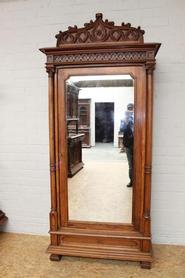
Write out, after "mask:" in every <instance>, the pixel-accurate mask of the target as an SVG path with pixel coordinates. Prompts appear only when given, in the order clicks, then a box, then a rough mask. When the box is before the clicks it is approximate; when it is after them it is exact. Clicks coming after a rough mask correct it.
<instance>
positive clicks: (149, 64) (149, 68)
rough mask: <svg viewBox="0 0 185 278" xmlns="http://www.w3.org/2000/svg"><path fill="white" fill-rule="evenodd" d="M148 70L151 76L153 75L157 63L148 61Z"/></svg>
mask: <svg viewBox="0 0 185 278" xmlns="http://www.w3.org/2000/svg"><path fill="white" fill-rule="evenodd" d="M145 67H146V70H147V71H148V73H149V74H152V73H153V71H154V69H155V62H153V61H147V62H146V66H145Z"/></svg>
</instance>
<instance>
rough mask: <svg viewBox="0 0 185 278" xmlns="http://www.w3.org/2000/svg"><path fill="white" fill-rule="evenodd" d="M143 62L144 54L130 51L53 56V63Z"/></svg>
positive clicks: (144, 59)
mask: <svg viewBox="0 0 185 278" xmlns="http://www.w3.org/2000/svg"><path fill="white" fill-rule="evenodd" d="M104 61H109V62H113V61H114V62H117V61H118V62H121V61H124V62H125V61H126V62H135V61H139V62H145V61H146V52H144V51H135V52H134V51H130V52H99V53H80V54H64V55H57V56H54V58H53V62H54V63H74V62H75V63H78V62H86V63H88V62H91V63H92V62H104Z"/></svg>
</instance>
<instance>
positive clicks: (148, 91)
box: [40, 14, 160, 268]
mask: <svg viewBox="0 0 185 278" xmlns="http://www.w3.org/2000/svg"><path fill="white" fill-rule="evenodd" d="M143 35H144V31H143V30H141V28H140V27H138V28H134V27H132V26H131V25H130V24H124V23H122V25H121V26H116V25H115V24H114V22H110V21H108V20H103V18H102V14H96V20H95V21H92V20H91V21H90V23H86V24H85V25H84V27H83V28H78V27H77V26H74V27H69V28H68V30H67V31H65V32H61V31H60V32H59V34H58V35H56V38H57V46H56V47H49V48H42V49H40V50H41V51H42V52H43V53H45V54H46V56H47V62H46V70H47V72H48V77H49V83H48V84H49V85H48V86H49V126H50V129H49V130H50V176H51V211H50V237H51V243H50V245H49V247H48V252H49V253H51V256H50V259H51V260H59V259H60V258H61V255H70V256H81V257H91V258H105V259H118V260H130V261H138V262H140V263H141V267H143V268H150V267H151V262H152V260H153V259H152V242H151V217H150V197H151V196H150V195H151V169H152V165H151V163H152V152H151V149H152V105H153V104H152V103H153V101H152V99H153V71H154V68H155V56H156V54H157V52H158V49H159V47H160V43H145V42H144V38H143ZM106 75H107V76H111V78H112V79H113V78H114V77H115V75H116V76H117V79H118V77H119V76H120V75H121V76H122V75H129V76H130V77H131V78H132V79H133V80H134V84H135V86H134V114H135V116H134V121H135V122H134V164H133V187H132V189H131V190H132V194H133V197H132V217H131V221H130V223H127V222H126V223H124V221H122V222H119V223H117V222H114V221H112V222H106V221H84V220H83V218H82V219H80V220H75V219H71V218H70V217H69V203H70V200H69V189H70V190H72V187H71V185H68V179H67V177H68V159H69V158H68V151H67V145H68V141H67V128H66V126H67V118H66V109H67V108H66V106H67V103H66V83H67V82H68V80H70V78H71V76H75V77H76V76H77V77H78V76H84V77H85V78H88V77H89V76H93V77H94V76H95V77H96V76H98V77H101V76H106ZM86 150H92V148H90V149H86ZM84 167H85V166H84ZM84 169H85V168H84ZM84 169H83V170H82V171H84ZM110 170H111V168H110ZM82 171H80V174H81V173H82ZM75 177H76V175H75ZM93 178H94V176H93ZM112 178H113V177H112ZM73 181H74V180H73ZM85 182H86V181H85ZM107 182H109V181H107ZM79 185H80V184H79ZM94 185H95V184H94ZM69 186H70V188H69ZM77 188H78V187H77V186H76V188H75V190H76V189H77ZM105 188H106V187H105ZM115 190H116V187H115ZM120 195H121V194H118V195H117V196H120ZM99 196H100V195H97V198H98V197H99ZM103 196H104V194H103V195H102V202H100V203H102V204H103V198H104V197H103ZM89 200H91V199H90V198H89ZM93 201H96V198H93ZM86 205H88V204H86ZM123 206H124V204H123ZM94 207H95V206H94ZM76 209H77V207H76ZM107 209H108V207H107Z"/></svg>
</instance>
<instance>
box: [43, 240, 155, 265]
mask: <svg viewBox="0 0 185 278" xmlns="http://www.w3.org/2000/svg"><path fill="white" fill-rule="evenodd" d="M47 251H48V253H51V256H50V260H55V261H59V260H60V259H61V256H62V255H64V256H75V257H88V258H97V259H98V258H99V259H111V260H112V259H115V260H124V261H136V262H140V265H141V268H145V269H150V268H151V262H152V255H151V253H145V252H141V251H139V250H138V251H136V250H133V251H132V250H128V249H125V250H124V249H122V248H107V247H106V248H103V247H101V248H96V247H86V248H85V247H80V246H78V247H77V246H52V245H50V246H49V247H48V250H47Z"/></svg>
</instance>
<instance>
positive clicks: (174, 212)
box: [0, 0, 185, 244]
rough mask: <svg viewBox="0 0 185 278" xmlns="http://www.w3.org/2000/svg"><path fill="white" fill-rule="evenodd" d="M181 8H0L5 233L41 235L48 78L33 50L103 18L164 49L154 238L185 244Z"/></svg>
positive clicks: (0, 178) (184, 5)
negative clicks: (142, 33) (71, 28)
mask: <svg viewBox="0 0 185 278" xmlns="http://www.w3.org/2000/svg"><path fill="white" fill-rule="evenodd" d="M184 11H185V1H184V0H176V1H172V0H162V1H161V0H155V1H153V0H114V1H112V0H94V1H92V0H91V1H90V0H27V1H26V0H25V1H23V0H22V1H21V0H14V1H13V0H12V1H11V0H7V1H5V0H4V1H0V39H1V40H0V50H1V51H0V134H1V135H0V207H1V208H3V210H4V211H6V213H7V215H8V216H9V222H8V225H7V227H6V230H7V231H11V232H25V233H37V234H46V233H47V230H48V212H49V208H50V197H49V169H48V164H49V163H48V161H49V160H48V122H47V119H48V117H47V74H46V73H45V69H44V63H45V57H44V55H43V54H42V53H40V52H39V51H38V48H40V47H45V46H55V37H54V36H55V34H56V33H57V32H58V31H59V30H65V29H66V28H67V27H68V26H69V25H74V24H78V26H82V24H83V23H84V22H88V21H89V20H90V19H93V18H94V15H95V13H96V12H103V14H104V15H105V17H106V18H108V19H110V20H114V21H115V22H116V23H117V24H119V23H121V22H122V21H124V22H131V23H132V25H133V26H138V25H141V27H142V28H143V29H144V30H145V31H146V34H145V41H147V42H152V41H156V42H162V47H161V49H160V51H159V53H158V57H157V67H156V72H155V98H154V144H153V184H152V186H153V187H152V219H153V221H152V232H153V241H154V242H156V243H176V244H185V205H184V200H185V146H184V144H185V143H184V142H185V109H184V106H185V93H184V91H185V36H184V33H183V32H184V31H183V29H184V26H185V17H184Z"/></svg>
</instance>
